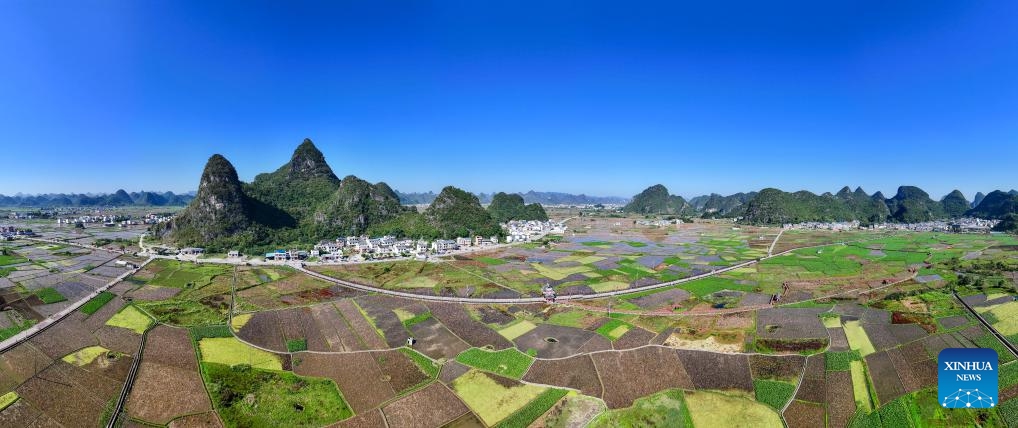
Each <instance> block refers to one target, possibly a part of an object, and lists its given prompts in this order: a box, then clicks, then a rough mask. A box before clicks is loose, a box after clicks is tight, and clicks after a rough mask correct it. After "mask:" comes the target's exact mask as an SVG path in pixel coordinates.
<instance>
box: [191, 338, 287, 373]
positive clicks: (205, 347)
mask: <svg viewBox="0 0 1018 428" xmlns="http://www.w3.org/2000/svg"><path fill="white" fill-rule="evenodd" d="M198 349H199V350H200V351H201V360H202V361H206V362H210V363H219V364H226V365H228V366H235V365H237V364H248V365H250V366H251V367H255V368H259V369H267V370H282V369H283V364H282V363H281V362H280V361H279V358H278V357H276V356H275V355H273V354H271V353H269V352H265V351H263V350H261V349H258V348H253V347H250V346H248V345H247V344H245V343H244V342H241V341H239V340H237V338H235V337H213V338H206V339H202V340H200V341H198Z"/></svg>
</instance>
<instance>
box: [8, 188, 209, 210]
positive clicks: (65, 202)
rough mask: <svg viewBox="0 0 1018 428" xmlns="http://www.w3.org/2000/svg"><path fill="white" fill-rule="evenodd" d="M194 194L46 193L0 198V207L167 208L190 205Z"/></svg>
mask: <svg viewBox="0 0 1018 428" xmlns="http://www.w3.org/2000/svg"><path fill="white" fill-rule="evenodd" d="M192 198H194V193H183V194H175V193H173V192H147V191H141V192H131V193H128V192H127V191H125V190H123V189H121V190H117V191H116V192H114V193H108V194H98V195H89V194H81V193H48V194H42V195H14V196H4V195H0V207H25V208H57V207H126V206H146V207H169V206H184V205H187V204H188V203H190V202H191V199H192Z"/></svg>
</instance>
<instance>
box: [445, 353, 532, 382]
mask: <svg viewBox="0 0 1018 428" xmlns="http://www.w3.org/2000/svg"><path fill="white" fill-rule="evenodd" d="M456 361H458V362H460V363H462V364H466V365H468V366H471V367H475V368H479V369H481V370H485V371H489V372H492V373H496V374H500V375H502V376H506V377H510V378H513V379H519V378H521V377H523V374H524V373H526V372H527V369H528V368H530V364H531V363H533V362H534V358H533V357H531V356H529V355H527V354H524V353H522V352H520V351H518V350H516V348H509V349H504V350H501V351H494V352H492V351H485V350H483V349H478V348H471V349H468V350H466V352H463V353H462V354H459V355H458V356H457V357H456Z"/></svg>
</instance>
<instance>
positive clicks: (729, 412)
mask: <svg viewBox="0 0 1018 428" xmlns="http://www.w3.org/2000/svg"><path fill="white" fill-rule="evenodd" d="M685 398H686V404H687V405H688V406H689V416H690V417H691V419H692V420H693V425H695V426H701V427H722V426H723V427H775V428H778V427H783V426H784V424H782V423H781V417H780V416H778V413H777V412H775V411H774V410H772V409H771V408H769V407H767V406H765V405H763V404H761V403H757V402H756V401H753V400H750V399H748V398H743V397H736V396H731V395H725V394H720V393H716V392H707V391H695V392H693V391H690V392H687V393H686V394H685Z"/></svg>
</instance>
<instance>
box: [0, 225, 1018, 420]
mask: <svg viewBox="0 0 1018 428" xmlns="http://www.w3.org/2000/svg"><path fill="white" fill-rule="evenodd" d="M623 221H624V220H620V219H612V220H611V221H608V220H596V221H594V222H590V223H592V224H590V225H589V226H590V227H589V228H587V227H586V226H587V225H586V224H582V223H581V224H580V225H579V226H577V227H576V228H575V229H576V230H580V231H581V232H579V233H575V235H571V236H568V237H567V238H566V239H565V240H563V241H561V242H559V243H556V244H553V245H552V246H551V247H550V248H549V247H534V246H531V247H526V246H524V247H517V248H512V249H509V250H504V251H501V252H498V253H493V254H486V255H484V256H477V257H472V258H470V259H466V258H460V259H455V260H448V261H444V262H441V263H430V262H428V263H424V262H412V263H405V262H404V263H372V264H364V265H358V266H356V267H349V268H347V267H343V268H335V267H332V268H322V269H321V270H322V271H323V272H327V273H328V274H329V275H336V276H341V277H344V278H348V279H350V280H353V281H356V282H363V283H367V284H371V285H375V286H377V287H380V288H387V289H399V290H402V291H407V290H416V291H415V292H421V293H433V294H440V295H445V294H449V295H462V296H506V297H514V296H520V295H531V294H533V293H536V292H537V290H538V289H539V288H540V287H543V286H544V284H545V283H548V284H551V285H552V286H554V287H555V288H556V289H557V290H558V291H559V292H560V293H563V294H564V293H569V292H578V291H577V290H580V288H577V287H586V288H583V289H582V291H583V292H587V290H588V289H589V290H590V291H598V290H599V289H600V290H605V289H617V288H632V287H637V286H639V285H640V284H645V283H650V281H658V282H659V281H663V280H667V279H668V278H670V276H668V275H672V274H676V275H679V277H681V276H682V275H692V274H694V273H695V272H696V269H706V270H709V269H710V267H711V266H726V265H730V264H734V263H737V262H739V261H742V260H750V259H756V258H760V257H763V256H766V252H767V248H768V247H769V246H770V244H771V243H772V242H773V238H774V236H776V235H777V233H776V231H775V230H769V229H755V228H739V229H733V228H732V227H731V226H730V225H683V227H685V226H689V227H688V228H685V229H683V228H679V229H678V230H671V229H668V230H660V228H641V227H636V226H635V225H629V224H627V225H625V226H623V225H621V223H622V222H623ZM615 223H620V224H619V225H615ZM785 239H787V240H788V243H791V244H788V243H784V242H785ZM1016 244H1018V242H1016V241H1015V239H1014V238H1013V237H1008V236H997V235H944V234H925V233H918V234H887V233H880V232H873V233H869V232H853V233H846V234H838V233H826V234H825V233H819V232H796V231H787V232H785V233H784V234H783V235H782V238H781V241H779V245H778V246H777V248H778V249H779V250H782V248H784V249H785V250H787V249H790V248H787V247H788V246H790V245H795V246H797V247H808V248H800V249H794V250H792V251H790V252H789V253H788V254H785V255H780V256H776V257H772V258H767V259H765V260H763V261H762V262H760V263H756V264H753V265H751V266H747V267H745V268H741V269H736V270H732V271H728V272H725V273H722V274H718V275H714V276H711V277H708V278H705V279H700V280H696V281H690V282H685V283H681V284H678V285H675V286H671V287H666V288H662V289H655V290H652V291H644V292H638V293H632V294H627V295H623V296H619V297H617V298H613V299H601V300H592V301H583V302H582V303H575V304H574V303H570V304H554V305H549V304H511V303H505V304H457V303H445V302H436V301H423V300H418V299H408V298H399V297H395V296H390V295H385V294H379V293H367V292H362V291H354V290H350V289H345V288H342V287H340V286H338V285H335V284H333V283H329V282H325V281H320V280H317V279H314V278H311V277H309V276H306V275H304V274H302V273H300V272H299V271H297V270H293V269H290V268H286V267H264V266H225V265H212V264H201V265H197V264H194V263H185V262H178V261H175V260H156V261H153V262H151V263H149V264H148V265H147V266H146V267H145V268H144V269H142V270H141V271H139V272H138V273H137V274H135V275H133V276H132V277H129V278H128V279H127V280H125V281H123V282H122V283H120V284H118V285H117V286H115V287H113V288H112V289H111V290H110V292H109V293H107V294H104V295H101V296H100V297H97V298H96V299H95V300H94V301H92V302H89V303H88V304H87V305H85V306H83V307H82V309H81V310H79V311H78V312H76V313H74V314H72V315H70V316H68V317H67V318H65V319H64V320H62V321H60V322H58V323H56V324H55V325H54V326H52V327H51V328H48V329H47V330H45V331H43V332H42V333H41V334H39V335H37V336H36V337H34V338H33V339H31V340H30V341H27V342H25V343H22V344H19V345H17V346H15V347H13V348H11V349H9V350H7V351H5V352H3V353H2V354H0V424H2V425H4V426H31V425H53V426H57V425H63V426H82V425H85V426H96V425H101V424H104V422H105V421H107V420H109V419H110V418H111V417H114V416H116V417H118V418H121V419H122V421H123V422H124V423H125V424H128V425H130V424H133V425H154V426H229V427H234V426H280V425H289V426H329V425H333V424H338V426H390V427H402V426H424V427H436V428H437V427H445V426H455V427H475V426H476V427H486V426H516V427H526V426H546V427H575V426H592V427H605V426H705V427H714V426H774V427H779V426H789V427H800V426H801V427H815V426H822V425H826V426H830V427H849V426H853V427H855V426H889V427H890V426H973V425H978V426H1005V425H1010V426H1015V424H1018V411H1016V409H1018V360H1016V359H1015V358H1014V357H1013V356H1012V355H1011V354H1010V353H1009V352H1008V351H1007V349H1006V348H1005V347H1004V346H1003V345H1002V344H1000V343H999V342H997V340H996V338H995V337H994V336H993V335H991V334H990V333H989V331H987V330H986V329H985V328H983V327H982V326H981V325H980V324H979V323H978V322H976V319H975V317H974V316H973V315H971V314H970V313H969V312H968V311H967V310H966V309H965V308H964V307H963V306H962V305H961V304H960V302H959V301H958V299H956V298H955V296H954V294H952V291H957V292H958V293H959V295H960V296H961V297H962V298H963V299H964V300H965V301H966V302H967V303H969V304H970V305H971V306H972V307H973V308H975V311H976V312H977V313H979V314H980V315H982V316H983V317H984V318H985V319H986V320H987V321H988V322H990V323H991V324H992V325H993V326H994V327H995V328H996V329H997V330H999V331H1000V332H1001V333H1002V334H1004V335H1005V336H1007V337H1008V338H1009V339H1010V340H1012V341H1015V339H1018V327H1016V326H1015V324H1014V322H1015V320H1014V318H1016V317H1015V316H1013V315H1014V314H1016V313H1018V306H1016V305H1018V303H1015V300H1014V296H1015V295H1016V293H1015V291H1014V290H1015V288H1014V286H1015V284H1014V277H1015V275H1014V274H1015V272H1016V271H1018V263H1014V262H1013V260H1015V249H1018V245H1016ZM783 245H784V247H783ZM816 245H819V246H816ZM4 248H8V249H9V250H11V252H9V253H7V254H5V256H6V258H3V259H0V262H5V263H10V265H12V266H13V267H14V268H15V269H13V270H12V271H11V272H23V271H24V272H27V271H34V270H38V269H35V268H28V267H26V266H36V264H35V262H32V263H29V262H28V261H27V260H28V259H29V258H31V259H33V260H35V259H41V258H43V257H44V256H45V254H49V255H50V256H51V257H54V258H56V259H55V260H52V261H40V262H39V263H54V262H56V264H60V263H59V262H60V261H61V260H74V259H75V257H71V256H61V255H57V254H55V253H57V252H60V251H61V250H62V249H52V248H50V249H47V248H39V247H37V246H34V245H28V244H25V243H18V242H15V243H13V244H12V245H9V246H7V247H4ZM782 251H784V250H782ZM665 253H667V254H665ZM82 255H84V253H82ZM60 257H64V258H60ZM22 259H25V261H22ZM112 260H114V259H113V257H110V258H109V259H108V260H106V261H105V262H103V263H100V264H99V265H96V266H95V267H93V268H92V269H88V270H84V271H82V272H76V271H77V270H79V269H75V270H72V271H69V272H68V273H66V275H71V276H75V277H79V276H81V275H99V272H96V273H91V272H92V271H93V270H96V269H101V268H102V267H103V266H107V265H108V264H109V263H110V262H111V261H112ZM64 263H69V262H66V261H65V262H64ZM68 266H69V267H73V265H71V264H68ZM100 272H102V271H100ZM669 272H671V273H669ZM110 273H113V271H112V270H111V271H110ZM59 274H60V273H50V274H49V275H59ZM22 275H26V274H24V273H18V274H16V275H15V278H18V279H19V280H18V282H17V283H16V284H15V285H14V286H12V287H8V288H11V291H12V292H17V293H21V294H26V293H28V292H29V291H31V290H33V289H32V288H30V285H42V284H37V283H34V282H30V281H31V280H30V279H28V276H27V275H26V276H24V277H22ZM33 278H35V277H33ZM40 278H41V277H40ZM54 279H55V278H54ZM26 281H29V282H26ZM19 287H20V288H19ZM42 288H46V287H42ZM53 288H55V289H56V290H58V291H59V290H60V288H59V287H53ZM33 295H34V296H36V298H38V299H39V300H40V301H42V300H43V296H46V293H43V296H39V295H37V294H33ZM775 296H778V297H777V300H775ZM52 298H53V297H52V296H48V297H47V299H52ZM26 299H27V298H25V297H22V300H26ZM33 302H34V300H33ZM59 304H61V303H60V302H56V303H42V305H35V306H32V305H28V307H29V308H35V307H36V306H44V305H59ZM14 306H15V308H14V309H15V310H16V311H18V313H21V311H22V308H21V307H20V306H16V305H14ZM609 308H610V309H609ZM7 312H8V313H7V315H9V316H11V317H13V316H14V315H12V314H11V313H10V311H7ZM37 313H38V312H37ZM0 322H2V320H0ZM143 335H144V337H145V339H144V341H143ZM411 338H413V339H414V340H413V341H412V342H413V343H412V346H408V343H409V342H408V340H409V339H411ZM1016 343H1018V342H1016ZM949 347H990V348H994V349H996V350H997V352H998V354H999V355H1000V363H1001V373H1000V374H1001V382H1000V386H1001V394H1000V402H1001V405H1000V406H999V407H997V408H993V409H980V410H970V411H961V412H945V411H939V406H937V405H936V400H937V396H936V368H937V363H936V355H937V354H938V353H939V351H940V350H942V349H945V348H949ZM139 358H140V364H139V365H138V370H137V375H136V376H135V377H133V378H131V377H130V376H129V374H130V373H131V366H132V364H133V363H134V361H135V360H137V359H139ZM54 379H59V380H61V381H60V382H53V380H54ZM126 382H131V393H130V394H129V396H128V397H127V400H126V402H125V406H124V412H123V413H122V414H120V415H111V414H110V409H112V408H113V404H115V403H116V399H117V397H118V396H119V393H120V391H121V390H122V388H123V387H124V385H125V383H126ZM931 409H935V410H931ZM818 421H823V422H821V423H819V424H818Z"/></svg>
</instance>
